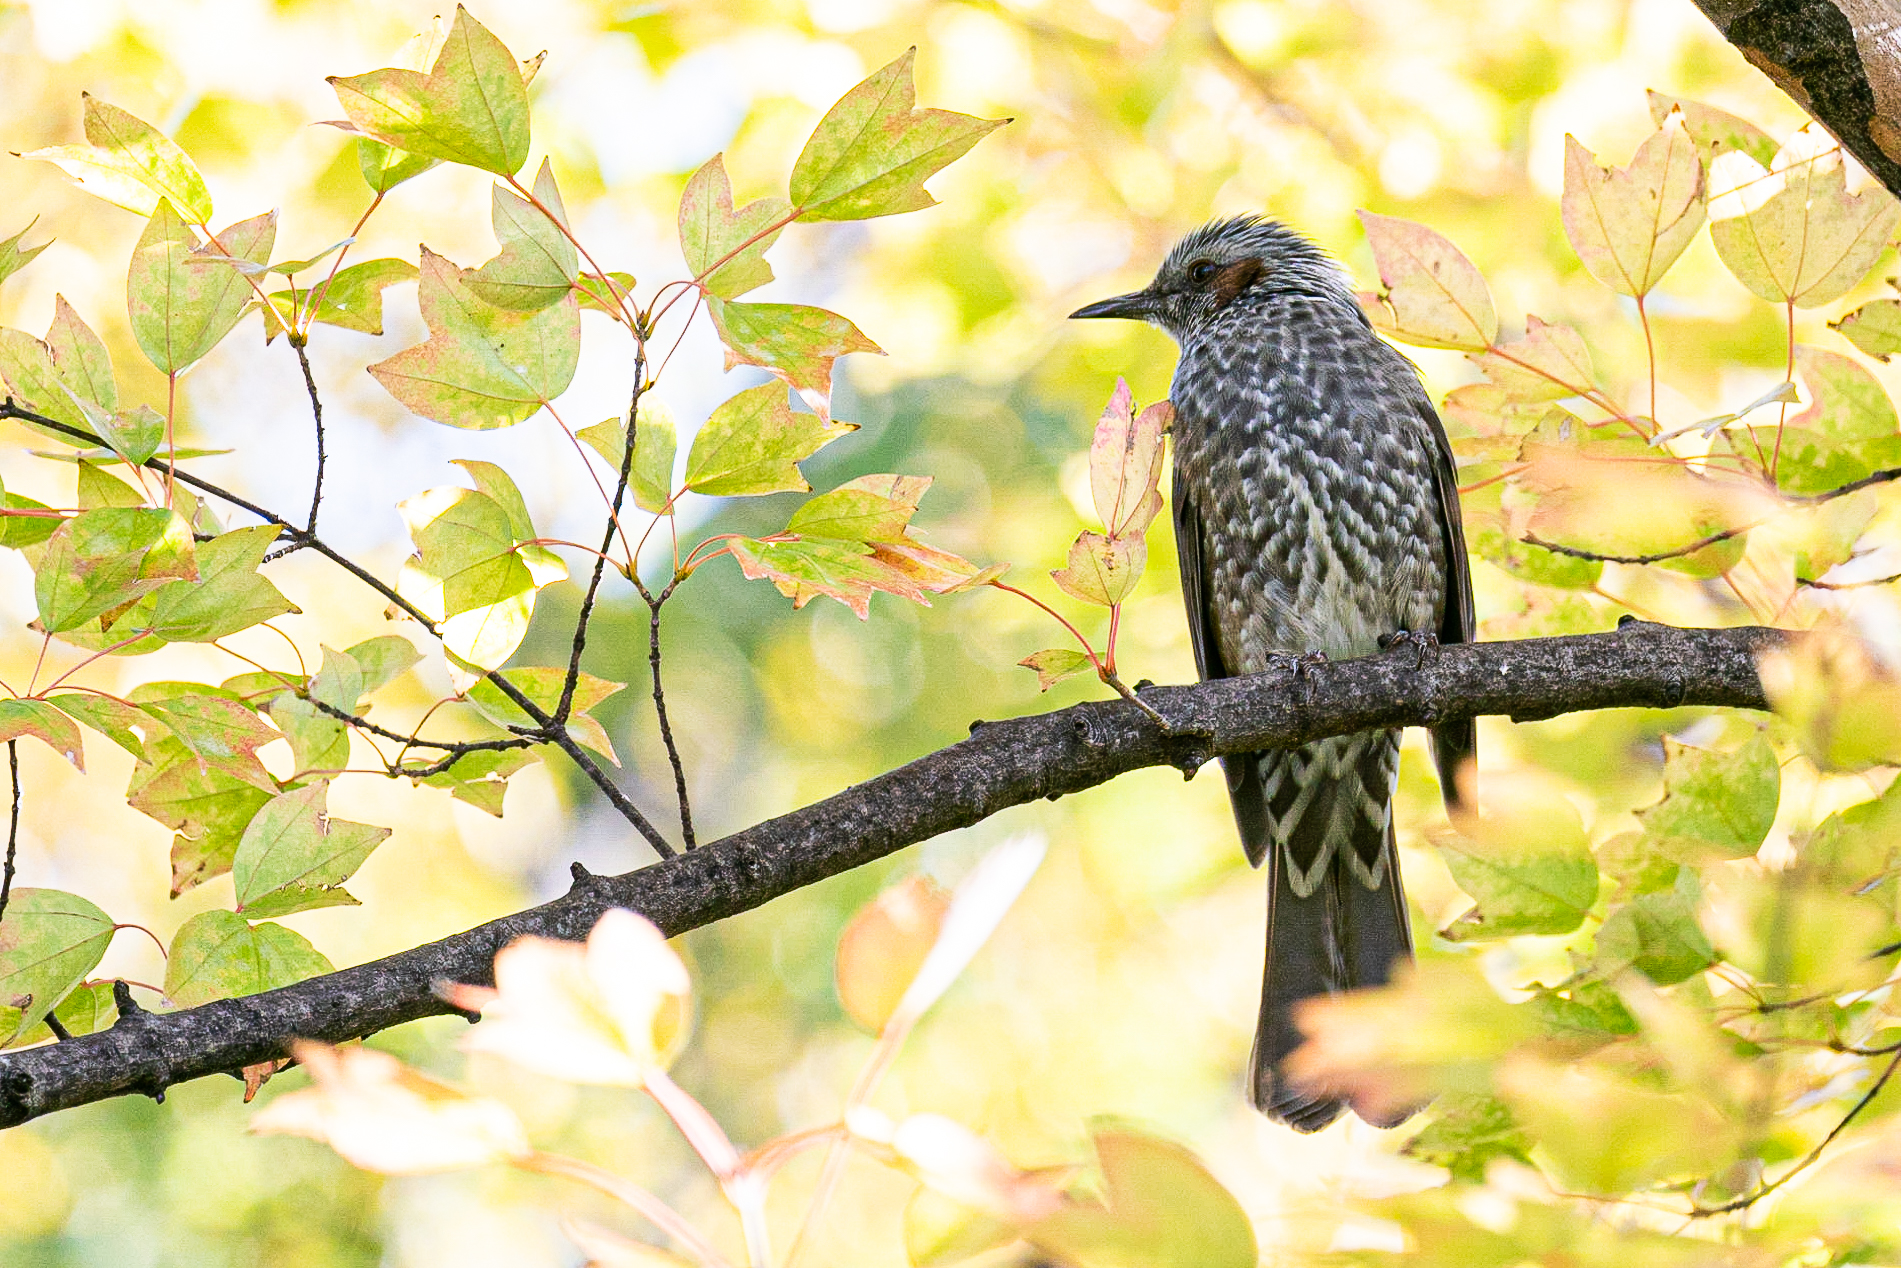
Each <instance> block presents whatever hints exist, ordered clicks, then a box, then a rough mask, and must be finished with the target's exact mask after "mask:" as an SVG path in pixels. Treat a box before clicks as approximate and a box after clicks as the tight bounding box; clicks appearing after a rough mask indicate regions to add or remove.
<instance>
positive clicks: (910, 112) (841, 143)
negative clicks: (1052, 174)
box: [792, 48, 1009, 220]
mask: <svg viewBox="0 0 1901 1268" xmlns="http://www.w3.org/2000/svg"><path fill="white" fill-rule="evenodd" d="M916 57H917V50H916V49H915V48H913V49H907V50H906V51H905V52H904V54H903V55H902V56H900V57H899V58H898V59H897V60H896V61H894V62H892V63H891V64H890V65H888V66H885V67H884V68H882V69H881V70H878V71H877V72H875V73H874V74H872V75H871V77H870V78H868V79H866V80H865V81H864V82H863V83H861V84H859V85H858V86H857V87H855V88H853V89H852V90H851V91H850V92H848V93H846V94H845V95H844V96H843V97H841V98H839V100H838V102H837V103H836V104H835V105H833V106H832V108H831V109H830V110H828V111H827V112H826V114H825V117H824V118H823V119H821V120H819V125H818V127H816V128H814V129H813V131H812V136H811V138H810V139H809V140H807V141H806V143H805V148H804V149H803V150H801V151H800V152H799V159H798V162H797V163H795V164H794V165H793V167H792V201H793V203H794V204H795V205H796V206H797V207H798V209H799V219H801V220H862V219H865V218H867V217H870V216H890V215H895V214H897V213H898V212H904V211H916V210H918V209H920V208H923V207H930V206H933V205H935V204H936V202H937V200H936V199H935V198H932V197H931V196H930V194H928V193H927V192H925V189H924V182H925V181H926V180H927V179H929V178H930V177H931V176H932V175H934V174H935V173H937V172H938V171H940V170H942V169H943V168H944V167H946V166H948V165H949V164H950V163H952V162H954V161H955V160H957V159H958V158H961V157H962V156H963V155H964V154H965V152H967V151H968V150H969V149H970V147H971V146H973V145H975V144H977V142H978V141H980V140H982V139H983V138H984V136H985V135H986V134H987V133H989V132H991V131H993V130H995V129H997V128H1000V127H1002V126H1003V125H1004V124H1006V123H1008V122H1009V120H1008V119H976V118H972V117H971V116H970V115H964V114H956V113H953V112H952V111H949V110H919V109H916V108H915V107H916V102H917V90H916V89H915V87H913V85H912V82H911V64H912V62H913V61H914V60H915V59H916Z"/></svg>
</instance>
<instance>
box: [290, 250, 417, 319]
mask: <svg viewBox="0 0 1901 1268" xmlns="http://www.w3.org/2000/svg"><path fill="white" fill-rule="evenodd" d="M418 276H419V273H418V270H417V268H416V266H415V265H413V264H411V263H410V262H409V261H407V260H387V259H386V260H365V261H363V262H362V263H361V264H352V265H350V267H348V268H345V269H338V270H337V275H336V276H335V277H333V278H331V279H330V280H329V282H327V283H325V282H318V283H317V284H316V285H315V286H310V287H303V288H301V289H294V290H282V291H277V292H275V293H273V294H272V295H271V307H272V309H273V312H274V314H275V316H276V319H277V322H278V327H279V328H280V329H281V328H282V327H283V326H284V325H285V324H287V323H289V322H291V321H293V320H295V319H296V316H297V309H298V306H299V305H300V304H301V305H304V306H306V307H307V306H308V305H309V303H310V296H311V295H312V294H313V293H315V294H316V295H317V309H316V311H315V312H314V313H312V314H311V316H310V320H311V321H321V322H324V323H326V324H328V325H332V326H341V327H342V328H343V329H345V330H356V331H361V332H362V333H364V334H366V335H380V334H382V333H383V291H384V290H385V289H387V288H388V287H391V286H394V285H396V284H397V283H398V282H413V281H414V280H416V278H417V277H418ZM270 317H271V314H267V315H266V321H267V322H268V321H269V320H270ZM273 333H275V331H274V332H273Z"/></svg>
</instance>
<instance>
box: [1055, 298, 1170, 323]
mask: <svg viewBox="0 0 1901 1268" xmlns="http://www.w3.org/2000/svg"><path fill="white" fill-rule="evenodd" d="M1154 311H1155V296H1154V295H1153V294H1151V293H1150V292H1148V291H1131V292H1129V293H1128V294H1127V295H1117V296H1116V297H1115V298H1113V299H1099V300H1097V301H1096V302H1095V303H1093V304H1087V305H1084V306H1083V307H1081V308H1078V309H1077V310H1076V311H1075V312H1073V313H1071V314H1070V318H1071V319H1072V320H1073V319H1075V318H1077V317H1127V318H1129V319H1130V320H1132V321H1147V320H1148V319H1149V316H1150V315H1151V314H1152V313H1154Z"/></svg>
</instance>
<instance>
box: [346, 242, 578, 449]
mask: <svg viewBox="0 0 1901 1268" xmlns="http://www.w3.org/2000/svg"><path fill="white" fill-rule="evenodd" d="M419 298H420V300H421V304H422V319H423V322H424V324H426V325H427V326H428V328H429V338H428V339H427V340H426V341H425V342H423V343H421V344H418V345H417V346H415V347H413V348H408V349H405V350H404V351H402V352H399V353H397V354H396V355H395V356H393V357H391V358H389V359H388V360H387V361H380V362H378V363H377V364H375V365H373V366H371V367H370V373H371V374H373V375H375V376H376V380H377V382H379V383H381V384H382V385H383V387H384V388H385V389H386V390H387V391H388V392H389V394H390V395H391V396H394V397H395V398H396V399H397V400H399V401H401V402H402V403H403V404H404V405H406V406H408V407H409V408H410V409H411V410H413V411H415V412H416V413H418V414H421V415H422V416H423V417H424V418H431V419H434V420H435V421H436V422H439V423H446V424H447V425H449V426H451V427H465V428H469V429H471V430H476V431H486V430H489V429H491V428H496V427H511V426H513V425H514V424H516V423H519V422H521V421H522V420H523V419H525V418H528V417H530V416H532V415H533V414H534V413H535V412H536V411H537V410H539V409H540V408H541V407H542V406H543V405H546V404H547V403H548V402H549V401H552V400H553V399H554V398H555V397H557V396H559V395H561V393H562V392H564V391H566V390H567V387H568V384H569V383H570V382H572V381H573V379H574V368H575V366H576V365H577V364H578V362H579V359H580V354H581V313H580V309H579V308H578V307H577V306H576V305H575V302H574V299H573V297H572V296H568V297H565V298H563V299H562V300H561V301H560V302H558V303H555V304H552V305H550V306H549V307H547V308H544V309H542V310H541V311H539V312H533V313H520V312H510V311H508V310H506V309H501V308H497V307H495V306H494V305H493V304H490V303H488V302H487V301H485V300H483V299H482V298H481V297H480V296H478V295H476V294H475V293H474V292H473V291H471V290H470V289H469V288H468V286H467V285H465V284H464V281H463V278H462V277H461V275H460V273H459V271H458V270H457V269H456V267H455V265H453V264H451V263H450V262H449V261H448V260H446V259H444V258H443V257H441V256H439V255H437V254H436V253H435V252H433V251H430V250H429V249H428V248H427V247H425V248H423V253H422V283H421V288H420V291H419Z"/></svg>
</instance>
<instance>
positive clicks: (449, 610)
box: [397, 485, 535, 620]
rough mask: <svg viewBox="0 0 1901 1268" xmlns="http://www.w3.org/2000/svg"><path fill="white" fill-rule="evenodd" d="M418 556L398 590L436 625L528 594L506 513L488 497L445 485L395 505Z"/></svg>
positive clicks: (528, 578)
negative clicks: (406, 526) (432, 619)
mask: <svg viewBox="0 0 1901 1268" xmlns="http://www.w3.org/2000/svg"><path fill="white" fill-rule="evenodd" d="M398 509H399V510H400V511H401V512H402V515H403V522H404V523H406V524H408V525H409V536H410V538H411V540H413V541H414V542H415V543H416V551H417V553H416V555H415V556H414V557H413V558H411V559H410V560H409V562H408V563H406V564H405V565H404V566H403V573H402V577H401V579H400V580H399V581H398V583H397V589H398V590H399V591H400V592H401V593H402V595H403V597H404V598H406V599H409V600H410V601H411V602H413V603H415V604H417V606H419V607H422V608H423V610H424V611H426V612H428V613H429V614H430V616H432V617H434V618H435V619H437V620H442V619H444V618H447V617H452V616H456V615H458V614H460V613H463V612H472V611H474V610H476V609H477V608H485V607H489V606H492V605H494V604H496V603H500V602H502V601H504V600H506V599H509V598H512V597H514V596H515V595H518V594H525V593H532V592H533V591H534V588H535V579H534V576H533V575H532V574H531V573H530V572H529V570H528V566H527V564H525V563H523V562H522V560H521V559H520V558H519V557H518V556H517V555H516V553H515V532H514V526H513V525H512V524H511V523H510V522H509V517H508V510H507V508H505V507H503V506H502V505H501V503H499V502H497V501H496V500H495V499H494V498H492V497H490V496H488V495H487V494H486V493H480V492H477V491H475V490H473V489H464V488H461V487H459V486H457V485H444V486H442V487H440V488H435V489H430V490H428V491H427V492H425V493H419V494H417V495H416V496H415V497H413V498H410V499H409V500H408V501H406V502H402V503H399V504H398Z"/></svg>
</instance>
